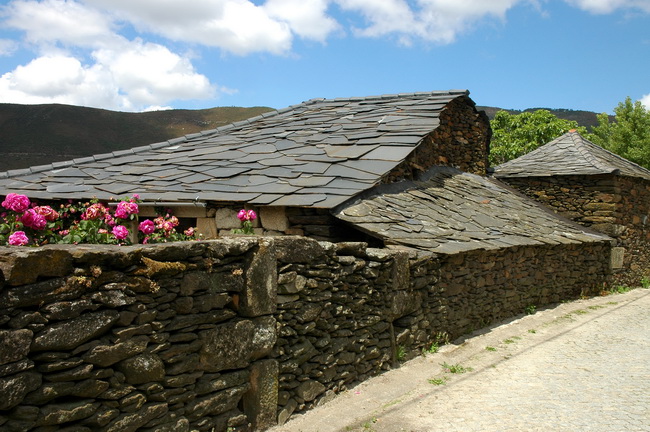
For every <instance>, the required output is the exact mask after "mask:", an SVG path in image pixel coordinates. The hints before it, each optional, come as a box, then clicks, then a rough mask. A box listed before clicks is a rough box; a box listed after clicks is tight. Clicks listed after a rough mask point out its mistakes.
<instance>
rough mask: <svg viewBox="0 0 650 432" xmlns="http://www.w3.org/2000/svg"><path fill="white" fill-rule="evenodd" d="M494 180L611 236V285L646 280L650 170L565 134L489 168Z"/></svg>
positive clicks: (649, 257)
mask: <svg viewBox="0 0 650 432" xmlns="http://www.w3.org/2000/svg"><path fill="white" fill-rule="evenodd" d="M494 177H495V178H497V179H499V180H502V181H504V182H506V183H508V184H509V185H510V186H512V187H514V188H515V189H517V190H519V191H521V192H523V193H524V194H526V195H528V196H529V197H531V198H533V199H535V200H537V201H538V202H540V203H541V204H543V205H544V206H547V207H549V208H551V209H553V210H554V211H555V212H556V213H558V214H560V215H562V216H565V217H567V218H570V219H572V220H574V221H576V222H578V223H579V224H581V225H584V226H587V227H590V228H592V229H594V230H596V231H599V232H601V233H605V234H607V235H608V236H610V237H612V238H613V239H614V241H615V247H614V249H613V254H612V256H613V259H612V264H613V267H614V269H615V271H616V273H615V275H614V283H619V284H626V285H638V284H639V283H640V282H641V279H642V278H647V277H649V276H650V265H649V263H650V221H649V220H648V217H649V216H650V171H648V170H647V169H645V168H643V167H641V166H639V165H637V164H635V163H633V162H630V161H629V160H627V159H624V158H622V157H620V156H618V155H616V154H614V153H611V152H609V151H607V150H605V149H604V148H602V147H600V146H598V145H596V144H594V143H592V142H590V141H589V140H587V139H585V138H584V137H583V136H581V135H580V134H579V133H578V132H576V131H570V132H568V133H566V134H564V135H562V136H561V137H559V138H557V139H555V140H553V141H551V142H549V143H548V144H546V145H543V146H542V147H539V148H538V149H536V150H534V151H532V152H530V153H528V154H526V155H524V156H521V157H519V158H517V159H514V160H511V161H508V162H506V163H504V164H502V165H499V166H497V167H495V168H494Z"/></svg>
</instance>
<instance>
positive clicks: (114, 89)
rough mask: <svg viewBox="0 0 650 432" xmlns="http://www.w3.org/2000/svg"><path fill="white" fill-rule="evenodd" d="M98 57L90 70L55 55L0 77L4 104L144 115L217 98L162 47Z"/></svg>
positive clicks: (129, 47) (132, 47)
mask: <svg viewBox="0 0 650 432" xmlns="http://www.w3.org/2000/svg"><path fill="white" fill-rule="evenodd" d="M93 57H94V58H95V63H94V64H90V65H84V64H82V63H81V61H80V60H78V59H77V58H74V57H71V56H66V55H54V56H43V57H38V58H36V59H34V60H32V61H31V62H30V63H28V64H27V65H25V66H18V67H17V68H16V69H14V70H13V71H12V72H8V73H5V74H4V75H2V77H0V100H2V101H3V102H6V103H23V104H35V103H63V104H71V105H82V106H92V107H100V108H107V109H114V110H122V111H141V110H146V109H148V108H149V107H152V106H156V107H159V106H163V104H165V103H166V102H169V101H172V100H175V99H204V98H211V97H213V96H214V95H215V90H214V88H213V86H212V85H211V84H210V82H209V81H208V79H207V78H206V77H205V76H203V75H201V74H198V73H196V72H195V71H194V69H193V67H192V65H191V64H190V63H189V61H188V60H186V59H183V58H182V57H180V56H178V55H176V54H174V53H172V52H171V51H169V50H168V49H167V48H165V47H163V46H161V45H156V44H143V43H141V42H139V41H136V42H133V43H128V44H125V45H124V46H122V49H120V50H108V49H102V50H98V51H95V52H94V53H93Z"/></svg>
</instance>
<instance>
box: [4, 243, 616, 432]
mask: <svg viewBox="0 0 650 432" xmlns="http://www.w3.org/2000/svg"><path fill="white" fill-rule="evenodd" d="M608 265H609V246H608V244H607V243H592V244H580V245H564V246H561V245H556V246H531V247H516V248H511V249H508V250H492V251H476V252H470V253H465V254H458V255H453V256H434V255H431V254H426V253H421V252H415V251H414V250H390V249H376V248H370V247H368V246H367V245H366V244H365V243H327V242H317V241H315V240H313V239H308V238H304V237H273V238H271V237H262V238H260V237H238V238H230V239H220V240H215V241H205V242H194V243H174V244H166V245H149V246H128V247H117V246H65V247H63V246H47V247H43V248H16V247H6V248H3V249H2V250H1V251H0V269H1V270H2V273H1V275H2V278H0V280H1V282H0V342H1V343H0V394H2V395H3V398H2V399H1V400H0V429H2V430H3V431H5V430H6V431H32V430H33V431H38V432H45V431H55V430H56V431H90V430H97V431H102V432H104V431H120V432H121V431H135V430H140V431H153V430H157V431H189V430H199V431H208V430H210V431H211V430H214V431H216V432H219V431H226V430H228V429H229V428H230V429H229V430H232V431H247V430H254V429H257V430H262V429H264V428H266V427H268V426H270V425H272V424H274V423H276V422H277V421H280V422H283V421H285V420H286V419H288V418H289V417H290V416H291V415H292V414H293V413H295V412H300V411H303V410H306V409H309V408H311V407H313V406H315V405H317V404H319V403H322V402H323V401H326V400H327V399H328V398H330V397H332V396H333V395H335V394H336V393H338V392H340V391H343V390H345V389H348V388H350V387H351V386H353V385H354V384H355V383H358V382H360V381H362V380H364V379H366V378H367V377H369V376H372V375H375V374H377V373H380V372H381V371H383V370H386V369H389V368H391V367H394V366H397V365H398V361H399V360H403V359H408V358H411V357H413V356H415V355H418V353H420V352H421V350H422V349H423V348H426V347H428V346H430V344H431V343H432V341H435V340H436V338H437V336H438V335H440V334H447V335H449V337H451V338H453V337H456V336H459V335H462V334H464V333H465V332H467V331H469V330H472V329H477V328H479V327H481V326H484V325H486V324H488V323H490V322H493V321H495V320H498V319H501V318H505V317H509V316H513V315H516V314H519V313H521V312H523V309H524V308H525V307H526V306H529V305H536V306H542V305H543V304H546V303H548V302H556V301H560V300H564V299H568V298H576V297H577V296H579V295H589V294H593V293H596V292H598V291H599V290H600V289H601V288H602V285H603V283H604V282H605V281H606V279H607V277H608V273H609V267H608Z"/></svg>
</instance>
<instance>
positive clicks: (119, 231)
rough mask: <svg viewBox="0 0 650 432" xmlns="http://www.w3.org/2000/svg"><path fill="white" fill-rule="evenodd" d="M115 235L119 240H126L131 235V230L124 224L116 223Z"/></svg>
mask: <svg viewBox="0 0 650 432" xmlns="http://www.w3.org/2000/svg"><path fill="white" fill-rule="evenodd" d="M113 235H114V236H115V238H116V239H118V240H124V239H125V238H127V237H128V236H129V230H128V228H127V227H125V226H124V225H115V226H114V227H113Z"/></svg>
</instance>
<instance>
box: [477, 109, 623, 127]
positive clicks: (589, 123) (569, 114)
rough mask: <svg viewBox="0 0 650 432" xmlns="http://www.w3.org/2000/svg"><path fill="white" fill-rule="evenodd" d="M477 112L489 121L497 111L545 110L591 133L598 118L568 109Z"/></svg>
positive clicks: (490, 110)
mask: <svg viewBox="0 0 650 432" xmlns="http://www.w3.org/2000/svg"><path fill="white" fill-rule="evenodd" d="M476 108H477V109H478V110H479V111H480V110H483V111H485V113H486V114H487V115H488V117H489V118H490V120H492V119H493V118H494V115H495V114H496V113H497V112H498V111H507V112H509V113H510V114H521V113H523V112H532V111H537V110H547V111H550V112H551V113H552V114H553V115H554V116H556V117H558V118H561V119H565V120H574V121H576V122H578V124H579V125H580V126H584V127H586V128H587V130H589V131H591V129H592V128H593V127H594V126H598V118H597V115H598V113H595V112H591V111H582V110H570V109H557V108H556V109H553V108H528V109H525V110H523V111H522V110H510V109H503V108H496V107H488V106H477V107H476ZM609 120H610V121H613V120H614V116H609Z"/></svg>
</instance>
